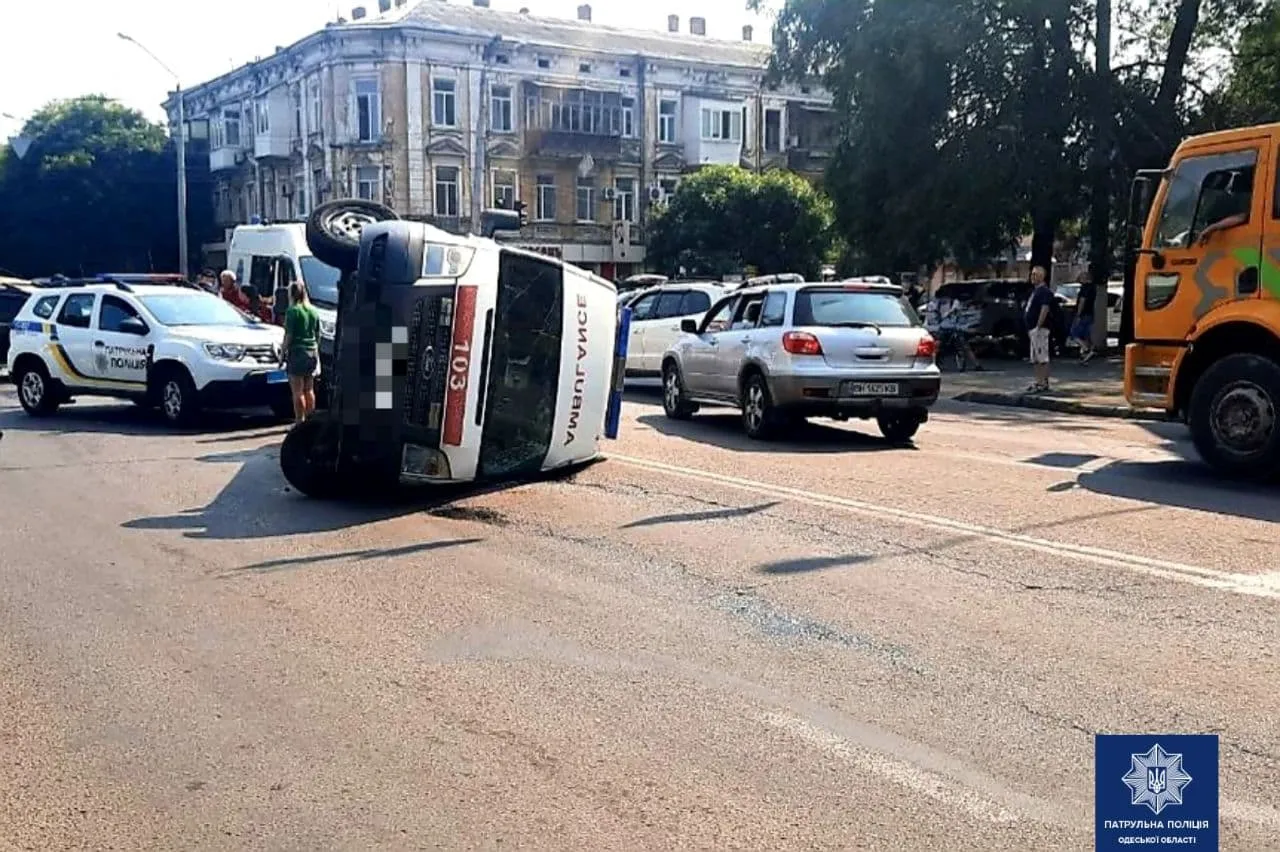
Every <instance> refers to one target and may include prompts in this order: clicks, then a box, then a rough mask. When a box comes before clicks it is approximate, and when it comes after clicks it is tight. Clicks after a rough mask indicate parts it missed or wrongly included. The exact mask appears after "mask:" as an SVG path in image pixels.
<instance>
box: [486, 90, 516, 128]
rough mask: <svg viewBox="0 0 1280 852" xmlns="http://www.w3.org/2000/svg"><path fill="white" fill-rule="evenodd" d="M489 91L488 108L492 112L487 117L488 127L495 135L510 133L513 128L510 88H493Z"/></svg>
mask: <svg viewBox="0 0 1280 852" xmlns="http://www.w3.org/2000/svg"><path fill="white" fill-rule="evenodd" d="M489 91H490V94H489V107H490V109H491V111H492V113H491V115H490V117H489V126H490V127H491V128H492V129H493V131H494V132H495V133H510V132H511V130H512V126H513V124H512V118H513V116H512V114H511V87H510V86H494V87H493V88H492V89H490V90H489Z"/></svg>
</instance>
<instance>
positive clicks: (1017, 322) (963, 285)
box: [924, 279, 1068, 354]
mask: <svg viewBox="0 0 1280 852" xmlns="http://www.w3.org/2000/svg"><path fill="white" fill-rule="evenodd" d="M1032 289H1033V288H1032V285H1031V282H1029V281H1023V280H1020V279H982V280H974V281H951V282H948V283H946V284H943V285H942V286H940V287H939V288H938V289H937V291H936V292H935V293H934V295H933V298H932V299H930V300H929V302H928V303H927V304H926V305H925V310H924V313H925V327H926V328H928V329H929V332H930V333H931V334H934V335H937V334H938V333H939V332H940V330H941V325H942V322H941V319H942V317H943V316H947V314H948V311H950V310H954V311H955V313H953V314H951V316H950V321H949V323H948V326H949V327H954V328H955V330H957V331H959V332H962V333H963V334H964V335H965V336H966V338H968V339H969V340H970V341H971V343H972V344H974V345H975V346H978V347H981V348H986V349H999V350H1003V351H1005V352H1010V353H1019V354H1025V353H1026V351H1027V349H1028V343H1027V328H1026V322H1025V320H1024V317H1023V314H1024V311H1025V309H1026V304H1027V300H1028V299H1030V298H1031V291H1032ZM1050 310H1051V314H1052V316H1051V319H1050V332H1051V345H1052V346H1053V348H1054V349H1055V350H1059V349H1061V347H1062V346H1063V344H1065V343H1066V339H1067V330H1068V319H1067V315H1066V311H1065V310H1064V304H1063V300H1062V299H1061V298H1058V299H1055V300H1054V304H1053V305H1052V307H1051V309H1050Z"/></svg>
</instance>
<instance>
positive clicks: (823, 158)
mask: <svg viewBox="0 0 1280 852" xmlns="http://www.w3.org/2000/svg"><path fill="white" fill-rule="evenodd" d="M830 162H831V149H830V148H791V149H789V150H788V151H787V168H788V169H790V170H791V171H793V172H809V173H816V172H822V171H825V170H826V168H827V165H828V164H829V163H830Z"/></svg>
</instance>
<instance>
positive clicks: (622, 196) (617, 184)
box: [613, 178, 636, 222]
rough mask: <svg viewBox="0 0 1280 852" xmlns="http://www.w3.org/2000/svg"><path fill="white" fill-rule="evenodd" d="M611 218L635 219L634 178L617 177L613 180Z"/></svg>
mask: <svg viewBox="0 0 1280 852" xmlns="http://www.w3.org/2000/svg"><path fill="white" fill-rule="evenodd" d="M613 218H614V221H616V222H634V221H635V220H636V179H635V178H617V179H616V180H614V182H613Z"/></svg>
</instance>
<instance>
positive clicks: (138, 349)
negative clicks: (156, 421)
mask: <svg viewBox="0 0 1280 852" xmlns="http://www.w3.org/2000/svg"><path fill="white" fill-rule="evenodd" d="M93 330H94V333H93V369H94V372H95V375H96V377H97V378H100V379H109V380H111V381H115V382H128V383H130V384H138V385H143V386H145V385H146V383H147V361H148V353H149V350H150V340H149V338H150V335H151V329H150V327H149V326H148V325H147V323H146V321H145V320H143V318H142V316H141V315H140V314H139V313H138V311H137V309H136V308H134V307H133V305H131V304H129V303H128V302H127V301H125V300H124V299H122V298H120V297H119V296H113V295H111V294H110V293H103V294H102V298H101V299H100V300H99V301H98V311H97V316H96V317H95V320H94V326H93Z"/></svg>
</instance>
